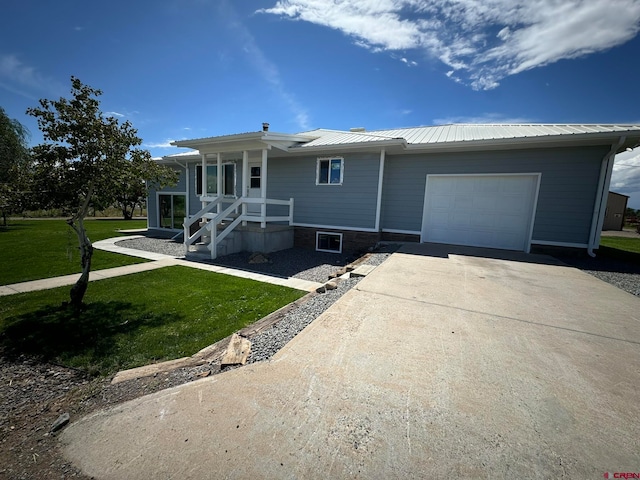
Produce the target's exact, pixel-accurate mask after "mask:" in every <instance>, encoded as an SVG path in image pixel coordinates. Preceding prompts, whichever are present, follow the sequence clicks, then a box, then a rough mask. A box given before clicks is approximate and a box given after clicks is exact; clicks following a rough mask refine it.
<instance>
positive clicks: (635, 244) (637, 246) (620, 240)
mask: <svg viewBox="0 0 640 480" xmlns="http://www.w3.org/2000/svg"><path fill="white" fill-rule="evenodd" d="M600 245H602V246H605V247H609V248H615V249H617V250H622V251H625V252H631V253H639V254H640V238H627V237H604V236H603V237H601V238H600Z"/></svg>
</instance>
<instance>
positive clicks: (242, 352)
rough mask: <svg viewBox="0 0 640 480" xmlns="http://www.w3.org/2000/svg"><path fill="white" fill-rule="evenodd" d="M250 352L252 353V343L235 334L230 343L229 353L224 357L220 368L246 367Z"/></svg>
mask: <svg viewBox="0 0 640 480" xmlns="http://www.w3.org/2000/svg"><path fill="white" fill-rule="evenodd" d="M249 352H251V341H250V340H249V339H247V338H244V337H241V336H240V335H238V334H237V333H234V334H233V335H232V336H231V340H230V341H229V346H228V347H227V351H226V352H225V354H224V356H223V357H222V362H221V363H220V367H225V366H227V365H244V364H245V363H247V357H248V356H249Z"/></svg>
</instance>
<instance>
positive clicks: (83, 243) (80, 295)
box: [67, 219, 93, 307]
mask: <svg viewBox="0 0 640 480" xmlns="http://www.w3.org/2000/svg"><path fill="white" fill-rule="evenodd" d="M67 223H68V224H69V226H70V227H71V228H73V230H74V231H75V232H76V234H77V235H78V244H79V249H80V265H81V266H82V274H81V275H80V278H79V279H78V281H77V282H76V283H75V285H74V286H73V287H71V292H70V297H71V305H73V306H74V307H80V306H81V305H82V300H83V299H84V294H85V293H86V292H87V287H88V286H89V272H90V271H91V257H92V256H93V245H91V241H90V240H89V237H87V233H86V231H85V228H84V222H83V221H82V219H79V220H78V222H77V224H76V223H75V222H73V219H71V220H68V221H67Z"/></svg>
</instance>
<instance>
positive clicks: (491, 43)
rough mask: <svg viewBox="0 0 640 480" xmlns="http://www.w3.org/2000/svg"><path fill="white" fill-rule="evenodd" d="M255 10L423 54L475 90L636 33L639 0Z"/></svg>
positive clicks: (451, 1)
mask: <svg viewBox="0 0 640 480" xmlns="http://www.w3.org/2000/svg"><path fill="white" fill-rule="evenodd" d="M259 12H262V13H268V14H274V15H278V16H282V17H286V18H290V19H294V20H300V21H306V22H310V23H314V24H317V25H323V26H326V27H329V28H333V29H335V30H339V31H341V32H343V33H344V34H346V35H348V36H350V37H352V38H353V39H354V42H355V43H356V44H357V45H360V46H363V47H366V48H369V49H371V50H372V51H407V50H422V51H425V52H426V53H427V54H428V55H429V56H431V57H433V58H437V59H439V60H440V61H442V62H443V63H444V64H446V65H447V66H448V67H449V69H450V72H451V73H448V74H447V75H448V76H449V77H450V78H452V79H453V80H456V81H462V82H463V83H465V84H468V85H471V86H472V87H473V88H474V89H477V90H488V89H492V88H495V87H497V86H498V85H499V82H500V80H502V79H503V78H504V77H506V76H509V75H515V74H518V73H520V72H523V71H525V70H529V69H532V68H536V67H541V66H544V65H548V64H550V63H554V62H557V61H558V60H562V59H571V58H577V57H581V56H584V55H588V54H591V53H594V52H601V51H604V50H607V49H609V48H612V47H615V46H617V45H621V44H623V43H625V42H627V41H629V40H631V39H632V38H633V37H635V36H636V35H637V34H638V32H639V31H640V0H561V1H558V0H360V1H358V2H351V1H347V0H278V1H277V2H276V4H275V5H274V6H273V7H272V8H265V9H262V10H259ZM454 74H455V75H454Z"/></svg>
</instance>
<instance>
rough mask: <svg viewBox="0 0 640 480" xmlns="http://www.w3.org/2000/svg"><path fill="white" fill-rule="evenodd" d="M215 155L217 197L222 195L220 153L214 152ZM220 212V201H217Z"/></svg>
mask: <svg viewBox="0 0 640 480" xmlns="http://www.w3.org/2000/svg"><path fill="white" fill-rule="evenodd" d="M216 156H217V171H218V173H217V175H216V178H217V180H218V184H217V185H216V192H218V193H217V196H218V197H221V196H222V155H221V154H220V153H217V154H216ZM220 212H222V202H219V203H218V213H220Z"/></svg>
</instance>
